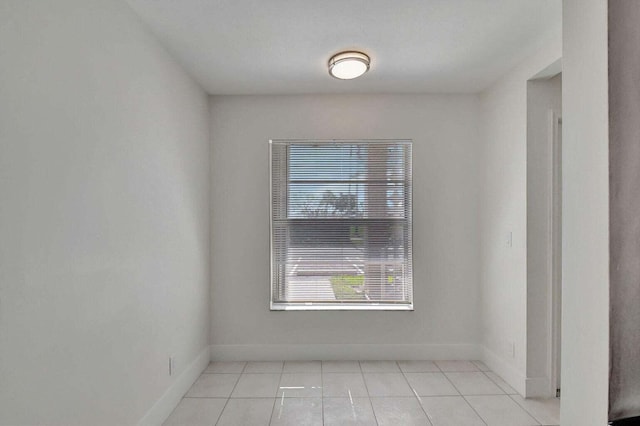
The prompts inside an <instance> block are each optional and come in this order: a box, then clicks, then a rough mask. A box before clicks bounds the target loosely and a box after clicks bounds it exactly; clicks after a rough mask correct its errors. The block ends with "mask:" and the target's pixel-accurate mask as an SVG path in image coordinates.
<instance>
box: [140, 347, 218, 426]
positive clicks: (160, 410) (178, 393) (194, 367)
mask: <svg viewBox="0 0 640 426" xmlns="http://www.w3.org/2000/svg"><path fill="white" fill-rule="evenodd" d="M209 351H210V347H209V346H207V347H206V348H205V349H204V350H203V351H202V352H200V354H199V355H198V356H197V357H196V359H195V360H193V362H191V364H189V366H188V367H187V368H186V369H185V370H184V371H183V372H182V373H181V374H180V375H179V376H178V378H177V379H176V380H175V381H174V382H173V384H172V385H171V386H169V389H167V390H166V392H165V393H164V394H163V395H162V396H161V397H160V399H159V400H158V401H156V403H155V404H153V407H151V409H150V410H149V411H147V414H145V416H144V417H143V418H142V420H140V421H139V422H138V426H147V425H148V426H159V425H161V424H162V423H163V422H164V421H165V420H166V419H167V417H169V414H171V412H172V411H173V409H174V408H176V406H177V405H178V403H179V402H180V400H181V399H182V397H183V396H184V394H185V393H187V391H188V390H189V388H190V387H191V385H193V382H195V381H196V379H197V378H198V377H199V376H200V374H201V373H202V372H203V371H204V369H205V368H207V365H209V360H210V359H211V354H210V352H209Z"/></svg>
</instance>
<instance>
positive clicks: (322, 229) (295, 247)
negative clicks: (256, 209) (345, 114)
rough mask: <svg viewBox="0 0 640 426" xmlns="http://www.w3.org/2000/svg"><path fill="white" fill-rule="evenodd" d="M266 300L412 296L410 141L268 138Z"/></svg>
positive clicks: (395, 300)
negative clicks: (269, 262) (268, 268)
mask: <svg viewBox="0 0 640 426" xmlns="http://www.w3.org/2000/svg"><path fill="white" fill-rule="evenodd" d="M271 179H272V181H271V188H272V193H271V212H272V217H271V235H272V241H271V245H272V302H274V303H278V304H291V305H296V304H321V305H327V306H330V305H332V304H340V305H342V304H345V303H346V304H353V305H367V304H371V305H379V304H390V305H409V304H411V303H412V294H413V287H412V286H413V284H412V275H413V274H412V272H413V271H412V247H411V246H412V242H411V144H410V143H407V141H387V142H367V141H363V142H356V141H349V142H343V143H340V142H334V141H332V142H320V141H318V142H309V141H307V142H300V141H275V142H272V143H271Z"/></svg>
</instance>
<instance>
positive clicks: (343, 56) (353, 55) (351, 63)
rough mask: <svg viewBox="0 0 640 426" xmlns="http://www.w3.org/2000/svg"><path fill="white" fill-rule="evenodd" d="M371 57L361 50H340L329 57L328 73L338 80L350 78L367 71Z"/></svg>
mask: <svg viewBox="0 0 640 426" xmlns="http://www.w3.org/2000/svg"><path fill="white" fill-rule="evenodd" d="M370 64H371V59H370V58H369V56H367V55H365V54H364V53H362V52H340V53H337V54H335V55H333V56H332V57H331V59H329V74H331V76H332V77H335V78H339V79H340V80H351V79H353V78H356V77H360V76H361V75H362V74H364V73H365V72H367V71H369V65H370Z"/></svg>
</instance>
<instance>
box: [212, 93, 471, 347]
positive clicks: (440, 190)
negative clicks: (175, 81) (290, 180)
mask: <svg viewBox="0 0 640 426" xmlns="http://www.w3.org/2000/svg"><path fill="white" fill-rule="evenodd" d="M211 110H212V118H211V119H212V124H211V133H212V179H213V182H214V184H213V188H212V191H213V192H212V197H213V198H212V200H213V209H212V217H213V222H212V232H213V235H212V244H213V245H212V258H213V264H212V268H213V272H212V276H213V287H212V330H211V332H212V335H211V339H212V343H213V346H212V350H213V352H212V357H214V358H230V357H239V358H247V359H260V358H268V357H273V358H280V357H285V358H312V359H313V358H315V359H318V358H331V357H342V358H380V357H382V358H393V357H403V358H407V357H413V358H421V357H438V358H442V357H460V358H468V357H476V356H478V355H479V354H478V352H477V346H476V344H477V343H478V335H479V327H478V324H479V322H480V317H479V311H478V309H479V305H478V297H479V288H478V222H477V194H478V189H479V188H478V154H479V148H480V139H479V137H480V135H479V103H478V99H477V97H476V96H471V95H457V96H454V95H449V96H447V95H431V96H425V95H423V96H419V95H415V96H414V95H407V96H402V95H368V96H367V95H362V96H346V95H345V96H339V95H336V96H282V97H278V96H246V97H242V96H239V97H233V96H230V97H219V96H214V97H212V98H211ZM270 138H282V139H287V138H303V139H313V138H319V139H350V138H355V139H358V138H410V139H413V141H414V145H413V170H414V193H413V198H414V200H413V203H414V204H413V208H414V211H413V217H414V229H413V235H414V242H413V243H414V287H415V294H414V296H415V311H414V312H344V311H341V312H291V311H288V312H270V311H269V181H268V177H269V172H268V164H269V157H268V140H269V139H270Z"/></svg>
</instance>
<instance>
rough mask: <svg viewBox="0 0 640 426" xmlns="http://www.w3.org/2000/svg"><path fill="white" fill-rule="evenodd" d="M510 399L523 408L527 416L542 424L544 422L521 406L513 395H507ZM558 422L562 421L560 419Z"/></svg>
mask: <svg viewBox="0 0 640 426" xmlns="http://www.w3.org/2000/svg"><path fill="white" fill-rule="evenodd" d="M507 396H508V397H509V398H511V400H512V401H513V402H515V403H516V405H517V406H518V407H520V408H522V409H523V410H524V411H526V412H527V414H529V415H530V416H531V418H533V419H534V420H535V421H536V422H538V423H540V424H542V422H541V421H540V420H539V419H538V417H536V416H535V415H534V414H533V413H532V412H531V411H529V409H527V407H525V406H524V405H522V404H520V403H519V402H518V401H517V400H516V399H515V398H514V397H513V395H507ZM558 422H560V419H558Z"/></svg>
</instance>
